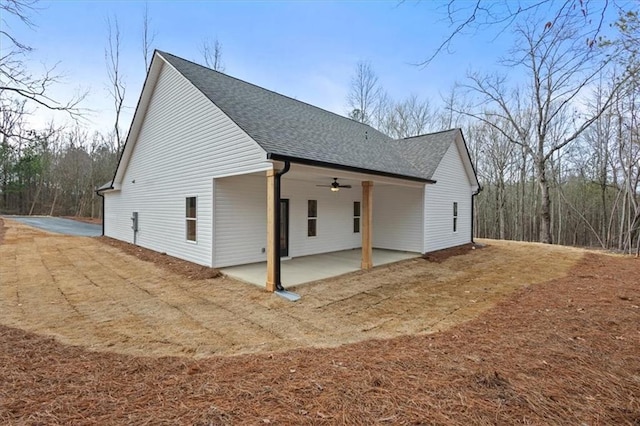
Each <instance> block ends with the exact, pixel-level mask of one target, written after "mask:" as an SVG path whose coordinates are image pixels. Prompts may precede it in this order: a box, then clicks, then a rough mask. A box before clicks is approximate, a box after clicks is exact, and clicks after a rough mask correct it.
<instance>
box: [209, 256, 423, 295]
mask: <svg viewBox="0 0 640 426" xmlns="http://www.w3.org/2000/svg"><path fill="white" fill-rule="evenodd" d="M418 256H420V254H419V253H413V252H406V251H397V250H384V249H373V256H372V257H373V266H374V267H375V266H380V265H385V264H388V263H394V262H399V261H401V260H405V259H412V258H415V257H418ZM361 260H362V250H361V249H359V248H358V249H352V250H342V251H335V252H331V253H322V254H316V255H310V256H302V257H296V258H293V259H282V261H281V268H282V276H281V280H282V285H283V286H284V287H291V286H295V285H298V284H303V283H307V282H311V281H317V280H322V279H325V278H331V277H335V276H338V275H343V274H346V273H349V272H355V271H358V270H361V269H362V268H361ZM221 271H222V273H224V274H226V275H228V276H230V277H232V278H236V279H238V280H241V281H245V282H247V283H251V284H255V285H258V286H260V287H264V283H265V281H266V279H267V263H266V262H260V263H251V264H248V265H239V266H231V267H228V268H222V269H221Z"/></svg>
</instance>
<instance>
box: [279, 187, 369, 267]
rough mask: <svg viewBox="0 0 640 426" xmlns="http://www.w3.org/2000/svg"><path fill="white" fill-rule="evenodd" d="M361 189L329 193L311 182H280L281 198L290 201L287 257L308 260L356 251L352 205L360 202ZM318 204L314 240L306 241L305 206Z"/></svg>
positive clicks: (359, 243) (358, 241) (327, 189)
mask: <svg viewBox="0 0 640 426" xmlns="http://www.w3.org/2000/svg"><path fill="white" fill-rule="evenodd" d="M361 196H362V189H361V188H360V187H358V186H354V187H353V188H352V189H348V188H342V189H340V191H338V192H332V191H331V190H330V189H329V188H325V187H317V186H316V184H315V183H314V182H309V181H301V180H294V179H287V178H286V175H285V176H284V177H283V179H282V198H288V199H289V256H291V257H298V256H307V255H310V254H318V253H326V252H331V251H338V250H347V249H352V248H358V247H360V245H361V237H360V234H354V233H353V202H354V201H360V197H361ZM307 200H317V201H318V217H317V219H316V236H315V237H308V236H307V231H308V229H307V228H308V216H307V214H308V203H307Z"/></svg>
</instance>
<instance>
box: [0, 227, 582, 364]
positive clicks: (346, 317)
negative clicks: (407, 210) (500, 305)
mask: <svg viewBox="0 0 640 426" xmlns="http://www.w3.org/2000/svg"><path fill="white" fill-rule="evenodd" d="M5 226H6V227H7V230H6V234H5V237H4V242H3V243H2V245H0V257H1V258H2V264H1V265H0V281H1V282H2V285H1V286H0V324H4V325H7V326H10V327H16V328H20V329H23V330H26V331H30V332H34V333H38V334H41V335H45V336H53V337H55V338H56V339H58V340H59V341H60V342H63V343H66V344H71V345H79V346H84V347H86V348H87V349H90V350H94V351H111V352H117V353H123V354H135V355H153V356H168V355H169V356H180V355H183V356H184V355H186V356H195V357H208V356H212V355H229V354H243V353H257V352H274V351H283V350H289V349H294V348H305V347H331V346H338V345H341V344H345V343H352V342H358V341H363V340H368V339H374V338H389V337H394V336H401V335H416V334H422V333H433V332H436V331H441V330H445V329H447V328H449V327H451V326H453V325H455V324H458V323H460V322H463V321H466V320H469V319H471V318H474V317H476V316H477V315H478V314H480V313H481V312H484V311H486V310H487V309H489V308H490V307H492V306H493V305H494V304H495V303H496V302H498V301H499V300H501V299H502V298H504V297H505V295H508V294H510V293H511V292H513V291H514V290H516V289H518V288H521V287H524V286H528V285H531V284H534V283H538V282H544V281H547V280H549V279H554V278H558V277H562V276H564V275H566V273H567V271H568V270H569V268H571V267H572V266H574V265H575V264H576V263H577V262H578V261H579V260H580V259H581V258H582V256H584V253H585V252H584V251H582V250H578V249H567V248H562V247H548V246H542V245H535V244H518V243H508V242H491V244H490V245H489V246H488V247H486V248H483V249H481V250H474V251H472V252H470V253H469V254H468V255H464V256H454V257H451V258H449V259H447V260H445V261H441V262H440V263H434V262H430V261H427V260H424V259H414V260H409V261H404V262H400V263H397V264H392V265H389V266H383V267H380V268H376V269H375V270H374V271H373V272H369V273H360V272H358V273H353V274H350V275H346V276H342V277H338V278H333V279H327V280H323V281H318V282H315V283H313V284H309V285H302V286H300V287H299V288H297V289H296V292H297V293H299V294H300V295H301V296H302V299H301V300H300V301H298V302H296V303H291V302H288V301H286V300H284V299H281V298H279V297H277V296H275V295H273V294H270V293H267V292H265V291H263V290H262V289H260V288H258V287H255V286H251V285H247V284H244V283H240V282H237V281H234V280H232V279H230V278H227V277H220V278H215V279H188V280H187V279H185V278H184V277H183V276H181V275H179V274H177V273H175V272H172V271H171V270H167V269H165V268H162V267H158V266H157V265H156V264H154V263H151V262H145V261H142V260H140V259H139V258H138V257H134V256H132V255H130V254H127V253H125V252H123V251H121V250H120V249H118V248H115V247H111V246H109V245H105V244H103V243H102V242H100V241H99V240H97V239H92V238H83V237H71V236H63V235H57V234H50V233H46V232H43V231H40V230H37V229H34V228H31V227H28V226H26V225H22V224H19V223H17V222H13V221H11V220H6V221H5ZM158 256H160V257H161V258H162V259H166V260H165V262H167V263H169V262H177V259H173V258H171V257H169V256H163V255H158Z"/></svg>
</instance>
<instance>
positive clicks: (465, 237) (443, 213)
mask: <svg viewBox="0 0 640 426" xmlns="http://www.w3.org/2000/svg"><path fill="white" fill-rule="evenodd" d="M464 155H466V153H465V154H464ZM433 179H434V180H436V181H437V183H435V184H431V185H429V184H428V185H426V187H425V197H424V202H425V224H424V229H425V230H424V236H425V241H424V251H425V252H426V253H428V252H431V251H435V250H441V249H444V248H448V247H455V246H459V245H462V244H466V243H469V242H471V194H472V188H471V184H470V182H469V179H468V177H467V173H466V171H465V169H464V165H463V163H462V160H461V158H460V154H459V152H458V147H457V146H456V144H455V143H453V144H451V146H450V147H449V149H448V151H447V153H446V154H445V156H444V158H443V159H442V161H441V162H440V165H439V166H438V168H437V169H436V172H435V173H434V175H433ZM454 202H457V203H458V209H457V210H458V211H457V213H458V215H457V220H456V222H457V224H456V228H457V230H456V232H454V231H453V219H452V218H453V207H452V206H453V203H454Z"/></svg>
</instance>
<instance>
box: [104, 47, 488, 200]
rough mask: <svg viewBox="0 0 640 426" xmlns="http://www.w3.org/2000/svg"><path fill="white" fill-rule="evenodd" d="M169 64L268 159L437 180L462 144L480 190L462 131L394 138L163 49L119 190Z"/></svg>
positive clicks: (136, 121)
mask: <svg viewBox="0 0 640 426" xmlns="http://www.w3.org/2000/svg"><path fill="white" fill-rule="evenodd" d="M158 59H161V60H158ZM165 62H166V63H168V64H169V65H170V66H171V67H172V68H173V69H175V70H176V71H177V72H178V73H180V74H181V75H182V76H183V77H184V78H186V79H187V80H188V81H189V82H190V83H191V84H192V85H193V86H194V87H195V88H196V89H197V90H199V91H200V92H201V93H202V94H203V95H204V96H206V97H207V98H208V99H209V100H210V101H211V102H212V103H213V104H214V105H216V106H217V107H218V108H219V109H220V110H221V111H222V112H223V113H224V114H225V115H226V116H227V117H229V119H231V120H232V121H233V122H234V123H235V124H236V125H237V126H238V127H239V128H241V129H242V130H243V131H244V132H245V133H246V134H247V135H248V136H249V137H250V138H251V139H253V140H254V141H255V142H256V143H257V144H258V145H259V146H260V147H261V148H262V149H263V150H264V151H265V152H266V155H267V157H268V158H272V159H275V160H283V159H291V160H292V161H298V162H305V161H308V162H310V163H313V164H316V165H319V166H321V167H333V168H348V169H356V170H358V171H362V172H365V173H373V174H380V175H388V176H394V177H400V178H405V179H411V180H417V181H422V182H434V181H433V179H432V178H433V176H434V173H435V171H436V169H437V168H438V165H439V164H440V162H441V161H442V158H443V157H444V155H445V153H446V152H447V149H448V148H449V147H450V145H451V144H452V143H456V144H457V145H458V152H459V153H460V156H461V157H462V161H463V163H464V165H465V170H466V171H467V174H468V177H469V181H470V182H471V183H472V186H473V185H475V187H476V188H478V187H479V185H478V180H477V176H476V174H475V170H474V168H473V165H472V164H471V158H470V156H469V153H468V150H467V148H466V144H465V142H464V137H463V136H462V131H461V130H460V129H452V130H447V131H443V132H437V133H431V134H426V135H421V136H416V137H410V138H405V139H398V140H394V139H392V138H390V137H388V136H386V135H384V134H383V133H381V132H379V131H377V130H376V129H374V128H372V127H370V126H368V125H366V124H362V123H360V122H357V121H354V120H351V119H349V118H346V117H343V116H340V115H338V114H334V113H332V112H329V111H326V110H323V109H321V108H318V107H315V106H313V105H310V104H307V103H304V102H300V101H298V100H295V99H292V98H289V97H287V96H284V95H280V94H278V93H276V92H273V91H270V90H267V89H263V88H261V87H259V86H256V85H253V84H251V83H247V82H245V81H242V80H239V79H236V78H234V77H230V76H228V75H226V74H222V73H220V72H217V71H214V70H211V69H209V68H206V67H203V66H201V65H198V64H195V63H193V62H190V61H187V60H184V59H181V58H179V57H177V56H174V55H171V54H169V53H165V52H160V51H156V52H155V53H154V57H153V60H152V64H151V66H150V69H149V73H148V75H147V79H146V81H145V85H144V87H143V91H142V94H141V96H140V99H139V101H138V106H137V108H136V112H135V114H134V119H133V122H132V125H131V129H130V131H129V134H128V137H127V143H126V144H125V149H124V152H123V155H122V158H121V161H120V163H119V164H118V168H117V170H116V173H115V176H114V181H113V184H116V183H117V182H119V181H120V180H121V179H122V175H123V173H124V171H125V169H126V165H127V163H128V161H129V159H130V156H131V151H132V149H133V145H135V144H134V143H132V141H133V142H134V141H135V139H136V138H137V135H138V132H139V130H140V127H141V125H142V122H143V121H144V116H145V112H146V108H147V107H148V103H149V99H150V97H151V94H152V92H153V90H154V86H155V82H156V81H157V78H158V75H159V73H160V70H161V69H162V64H163V63H165ZM465 154H466V155H465ZM113 184H112V187H113ZM105 189H107V188H100V190H105Z"/></svg>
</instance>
